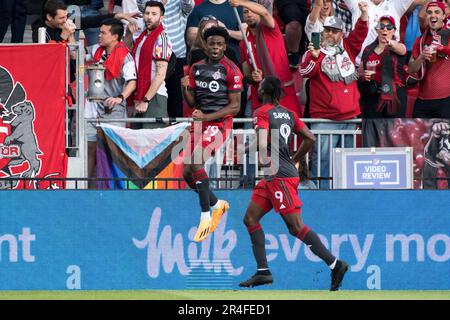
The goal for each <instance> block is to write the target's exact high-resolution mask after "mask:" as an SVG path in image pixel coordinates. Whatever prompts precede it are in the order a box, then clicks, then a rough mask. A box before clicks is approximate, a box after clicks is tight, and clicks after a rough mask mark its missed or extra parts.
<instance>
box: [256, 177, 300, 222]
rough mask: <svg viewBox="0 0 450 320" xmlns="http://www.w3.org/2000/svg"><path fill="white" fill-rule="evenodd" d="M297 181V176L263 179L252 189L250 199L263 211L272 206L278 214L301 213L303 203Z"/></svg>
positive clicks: (268, 209) (298, 180)
mask: <svg viewBox="0 0 450 320" xmlns="http://www.w3.org/2000/svg"><path fill="white" fill-rule="evenodd" d="M299 182H300V179H299V178H298V177H297V178H273V179H272V180H271V181H267V180H266V179H263V180H261V181H260V182H259V183H258V184H257V185H256V187H255V189H254V190H253V194H252V201H253V202H255V203H256V204H257V205H258V206H259V207H261V209H263V210H264V211H265V212H267V211H270V210H271V209H272V208H273V209H274V210H275V212H278V213H280V214H290V213H301V208H302V204H303V203H302V202H301V200H300V198H299V196H298V191H297V187H298V184H299Z"/></svg>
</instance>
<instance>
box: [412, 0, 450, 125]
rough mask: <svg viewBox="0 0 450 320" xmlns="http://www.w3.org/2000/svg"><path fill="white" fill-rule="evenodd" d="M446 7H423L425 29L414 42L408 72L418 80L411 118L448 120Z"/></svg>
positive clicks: (449, 52)
mask: <svg viewBox="0 0 450 320" xmlns="http://www.w3.org/2000/svg"><path fill="white" fill-rule="evenodd" d="M445 10H446V6H445V5H444V3H442V2H438V1H432V2H430V3H429V4H428V5H427V7H426V14H427V23H428V26H427V28H426V30H425V31H424V33H423V34H422V36H421V37H419V38H417V39H416V41H415V42H414V46H413V50H412V55H411V60H410V62H409V65H408V73H409V74H411V75H415V74H416V73H418V75H417V78H419V79H421V80H420V86H419V95H418V97H417V100H416V103H415V105H414V111H413V117H414V118H447V119H448V118H450V79H449V70H450V42H449V30H447V29H445V27H444V20H445Z"/></svg>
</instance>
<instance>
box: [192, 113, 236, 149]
mask: <svg viewBox="0 0 450 320" xmlns="http://www.w3.org/2000/svg"><path fill="white" fill-rule="evenodd" d="M232 127H233V118H232V117H226V118H225V119H224V120H223V121H219V122H216V121H203V122H201V125H200V122H198V121H197V122H194V123H192V125H191V128H190V142H191V153H192V152H193V151H194V149H195V147H200V146H201V148H202V149H203V150H205V149H206V148H210V149H211V150H212V151H217V150H218V149H219V148H220V147H221V146H222V144H223V143H224V142H225V140H226V139H227V138H228V135H229V134H230V133H231V129H232Z"/></svg>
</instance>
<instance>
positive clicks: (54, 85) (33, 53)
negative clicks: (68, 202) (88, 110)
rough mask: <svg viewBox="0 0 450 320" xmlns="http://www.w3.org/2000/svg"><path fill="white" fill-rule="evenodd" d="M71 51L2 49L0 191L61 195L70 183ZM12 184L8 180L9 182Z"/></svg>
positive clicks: (59, 48)
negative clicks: (68, 61) (67, 124)
mask: <svg viewBox="0 0 450 320" xmlns="http://www.w3.org/2000/svg"><path fill="white" fill-rule="evenodd" d="M65 79H66V46H65V45H64V44H56V43H55V44H35V45H6V46H0V189H11V188H13V189H24V188H26V189H60V188H64V183H63V182H62V181H61V180H58V181H57V180H54V181H38V180H36V179H35V180H29V181H26V182H25V181H24V180H14V178H49V179H58V178H65V177H66V175H67V155H66V152H65V135H64V133H65V111H66V110H65V109H66V108H65V101H66V90H65ZM5 178H9V179H5Z"/></svg>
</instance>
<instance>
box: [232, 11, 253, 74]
mask: <svg viewBox="0 0 450 320" xmlns="http://www.w3.org/2000/svg"><path fill="white" fill-rule="evenodd" d="M233 11H234V15H235V16H236V19H237V22H238V25H239V30H241V33H242V37H243V38H244V42H245V46H246V47H247V51H248V55H249V56H250V62H251V64H252V66H253V70H257V69H258V68H257V67H256V61H255V56H254V55H253V50H252V47H251V46H250V43H249V42H248V39H247V35H246V34H245V32H244V28H243V27H242V22H241V17H239V13H238V11H237V9H236V7H233Z"/></svg>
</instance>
